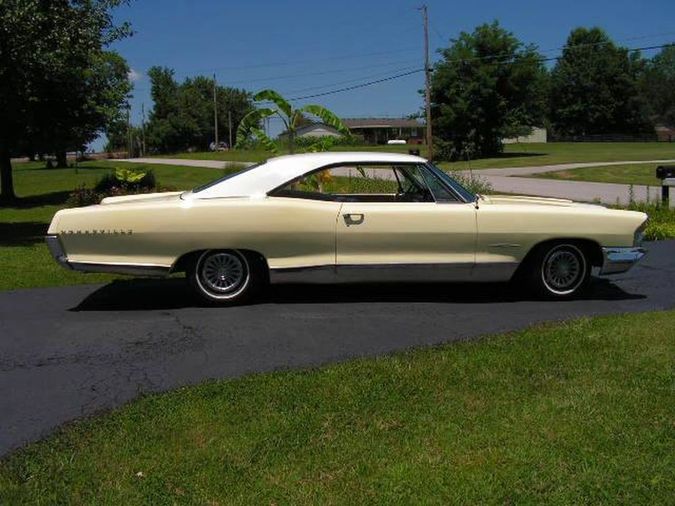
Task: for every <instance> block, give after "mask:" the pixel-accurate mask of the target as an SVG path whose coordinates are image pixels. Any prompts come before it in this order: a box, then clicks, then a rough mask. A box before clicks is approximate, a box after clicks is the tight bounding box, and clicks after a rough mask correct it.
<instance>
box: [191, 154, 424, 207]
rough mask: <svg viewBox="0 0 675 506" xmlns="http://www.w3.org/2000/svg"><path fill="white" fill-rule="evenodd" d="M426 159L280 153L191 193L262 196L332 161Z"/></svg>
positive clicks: (194, 195)
mask: <svg viewBox="0 0 675 506" xmlns="http://www.w3.org/2000/svg"><path fill="white" fill-rule="evenodd" d="M425 162H426V160H425V159H424V158H421V157H419V156H413V155H406V154H399V153H378V152H369V151H364V152H359V151H338V152H336V151H332V152H324V153H303V154H298V155H284V156H277V157H275V158H270V159H269V160H267V161H266V162H263V163H262V164H259V165H256V166H254V167H252V168H249V169H246V170H243V171H242V172H241V173H238V174H235V175H233V176H231V177H229V178H227V179H224V180H223V181H221V182H219V183H216V184H214V185H211V186H208V187H207V188H205V189H203V190H201V191H199V192H197V193H192V194H191V196H192V198H198V199H212V198H221V197H252V196H262V195H266V194H267V193H268V192H270V191H272V190H274V189H275V188H278V187H279V186H281V185H283V184H284V183H286V182H288V181H291V180H293V179H296V178H298V177H300V176H302V175H304V174H307V173H308V172H312V171H313V170H316V169H320V168H321V167H325V166H327V165H333V164H340V163H345V164H355V163H364V164H366V163H425Z"/></svg>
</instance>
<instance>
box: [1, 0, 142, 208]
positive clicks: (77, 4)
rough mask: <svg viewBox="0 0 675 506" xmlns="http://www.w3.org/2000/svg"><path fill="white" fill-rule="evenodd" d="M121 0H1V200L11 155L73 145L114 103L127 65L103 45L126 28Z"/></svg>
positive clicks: (86, 137)
mask: <svg viewBox="0 0 675 506" xmlns="http://www.w3.org/2000/svg"><path fill="white" fill-rule="evenodd" d="M123 1H124V0H52V1H45V0H3V1H1V2H0V111H2V121H0V176H1V177H0V202H2V203H7V202H11V201H13V200H14V199H15V198H16V197H15V193H14V185H13V178H12V165H11V157H12V156H14V155H20V154H26V153H31V154H32V153H44V152H59V153H65V151H66V150H68V149H78V148H81V147H82V146H83V145H84V144H86V143H87V142H89V141H90V140H92V139H93V138H94V137H95V136H96V135H97V134H98V133H99V132H100V131H101V130H102V129H103V128H104V126H105V124H106V122H108V121H110V120H111V118H113V117H114V116H115V115H116V114H118V111H119V109H120V106H121V105H122V102H123V101H124V100H125V97H126V95H127V93H128V91H129V86H130V85H129V83H128V81H127V79H126V76H127V71H128V67H127V65H126V63H125V62H124V60H123V59H122V58H121V57H120V56H119V55H117V54H116V53H114V52H110V51H106V50H105V48H106V47H107V46H108V45H109V44H110V43H112V42H114V41H116V40H119V39H121V38H123V37H126V36H128V35H129V34H130V30H129V26H128V25H127V24H121V25H116V24H115V23H114V22H113V19H112V14H111V10H112V9H113V8H114V7H116V6H118V5H119V4H121V3H122V2H123Z"/></svg>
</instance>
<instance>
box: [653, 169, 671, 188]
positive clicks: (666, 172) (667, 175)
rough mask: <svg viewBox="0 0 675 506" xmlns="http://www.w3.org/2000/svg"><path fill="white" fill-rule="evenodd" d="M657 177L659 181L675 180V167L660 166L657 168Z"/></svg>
mask: <svg viewBox="0 0 675 506" xmlns="http://www.w3.org/2000/svg"><path fill="white" fill-rule="evenodd" d="M656 177H658V178H659V179H675V165H659V166H658V167H656ZM671 186H672V185H671Z"/></svg>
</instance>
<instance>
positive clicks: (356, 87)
mask: <svg viewBox="0 0 675 506" xmlns="http://www.w3.org/2000/svg"><path fill="white" fill-rule="evenodd" d="M419 72H424V69H415V70H410V71H408V72H403V73H401V74H396V75H394V76H389V77H384V78H382V79H376V80H375V81H368V82H366V83H360V84H355V85H353V86H347V87H345V88H338V89H337V90H331V91H325V92H323V93H314V94H312V95H305V96H302V97H293V98H289V99H288V100H292V101H297V100H305V99H308V98H316V97H325V96H326V95H334V94H335V93H343V92H345V91H351V90H356V89H359V88H365V87H367V86H372V85H374V84H379V83H384V82H386V81H392V80H394V79H400V78H401V77H406V76H410V75H413V74H417V73H419Z"/></svg>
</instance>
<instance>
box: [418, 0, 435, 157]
mask: <svg viewBox="0 0 675 506" xmlns="http://www.w3.org/2000/svg"><path fill="white" fill-rule="evenodd" d="M419 10H421V11H422V18H423V20H424V79H425V90H424V101H425V108H426V113H427V120H426V123H427V129H426V132H427V158H428V159H429V160H433V158H434V146H433V136H432V132H431V67H430V66H429V16H428V13H427V6H426V4H424V5H422V7H420V8H419Z"/></svg>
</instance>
